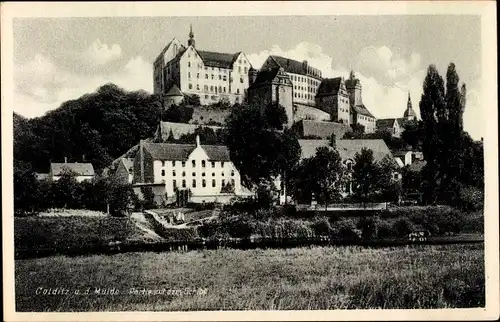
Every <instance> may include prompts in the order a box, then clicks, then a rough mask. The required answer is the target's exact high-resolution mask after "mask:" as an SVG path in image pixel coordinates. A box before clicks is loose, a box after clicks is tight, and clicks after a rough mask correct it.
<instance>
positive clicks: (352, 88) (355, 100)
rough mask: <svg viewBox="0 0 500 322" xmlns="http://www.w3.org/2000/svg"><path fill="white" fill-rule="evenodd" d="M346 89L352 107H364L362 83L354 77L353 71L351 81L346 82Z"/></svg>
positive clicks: (350, 76)
mask: <svg viewBox="0 0 500 322" xmlns="http://www.w3.org/2000/svg"><path fill="white" fill-rule="evenodd" d="M345 87H346V89H347V92H348V93H349V102H350V104H351V105H352V106H359V105H363V101H362V99H361V82H360V81H359V79H357V78H356V77H355V76H354V71H351V73H350V75H349V79H347V80H346V81H345Z"/></svg>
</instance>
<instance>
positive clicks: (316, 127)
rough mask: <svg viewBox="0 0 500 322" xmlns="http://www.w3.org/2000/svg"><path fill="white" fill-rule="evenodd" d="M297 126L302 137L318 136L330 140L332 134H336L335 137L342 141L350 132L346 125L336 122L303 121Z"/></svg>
mask: <svg viewBox="0 0 500 322" xmlns="http://www.w3.org/2000/svg"><path fill="white" fill-rule="evenodd" d="M297 126H298V127H299V129H300V130H301V133H299V134H300V135H301V136H302V137H305V136H316V137H319V138H322V139H328V138H329V137H330V136H331V135H332V134H335V137H336V138H338V139H340V138H342V137H343V136H344V134H345V133H346V132H347V131H349V128H348V127H347V126H346V125H344V124H341V123H336V122H324V121H312V120H301V121H299V122H298V124H297Z"/></svg>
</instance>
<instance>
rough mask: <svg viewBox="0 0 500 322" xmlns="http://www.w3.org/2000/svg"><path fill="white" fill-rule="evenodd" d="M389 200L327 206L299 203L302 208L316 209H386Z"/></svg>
mask: <svg viewBox="0 0 500 322" xmlns="http://www.w3.org/2000/svg"><path fill="white" fill-rule="evenodd" d="M387 207H388V203H387V202H379V203H337V204H331V205H328V206H327V207H325V206H324V205H319V204H316V205H298V206H297V208H298V209H300V210H315V211H335V210H386V209H387Z"/></svg>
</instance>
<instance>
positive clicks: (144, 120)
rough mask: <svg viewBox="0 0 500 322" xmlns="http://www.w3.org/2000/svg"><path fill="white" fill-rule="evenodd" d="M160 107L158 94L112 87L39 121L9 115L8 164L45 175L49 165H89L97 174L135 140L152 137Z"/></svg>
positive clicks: (64, 106)
mask: <svg viewBox="0 0 500 322" xmlns="http://www.w3.org/2000/svg"><path fill="white" fill-rule="evenodd" d="M161 109H162V104H161V99H160V97H159V96H158V95H151V94H148V93H147V92H144V91H135V92H127V91H124V90H123V89H121V88H119V87H117V86H116V85H113V84H106V85H104V86H101V87H100V88H99V89H98V90H97V91H96V92H94V93H91V94H86V95H83V96H81V97H80V98H76V99H74V100H70V101H67V102H64V103H62V104H61V106H60V107H59V108H57V109H55V110H52V111H50V112H48V113H46V114H45V115H44V116H42V117H37V118H33V119H24V118H22V117H15V123H14V165H15V166H16V167H24V168H25V169H32V170H33V171H36V172H47V168H48V165H49V164H50V162H51V161H52V162H57V160H63V159H64V157H67V158H68V159H69V160H73V161H78V162H83V155H85V159H86V162H91V163H92V164H93V165H94V169H95V170H96V172H97V173H100V171H101V170H102V168H103V167H104V166H106V165H108V164H109V162H110V161H111V160H113V159H115V158H117V157H119V156H120V155H122V154H123V153H125V152H126V151H127V150H128V149H130V147H132V146H133V145H135V144H137V142H139V140H140V139H146V138H148V137H151V136H153V134H154V132H155V130H156V128H157V127H158V121H159V120H160V113H161Z"/></svg>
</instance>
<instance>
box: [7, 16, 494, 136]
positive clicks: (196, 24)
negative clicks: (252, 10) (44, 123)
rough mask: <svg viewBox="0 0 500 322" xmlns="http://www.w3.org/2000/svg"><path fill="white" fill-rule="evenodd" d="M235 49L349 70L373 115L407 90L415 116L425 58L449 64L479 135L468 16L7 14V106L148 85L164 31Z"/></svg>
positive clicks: (474, 23)
mask: <svg viewBox="0 0 500 322" xmlns="http://www.w3.org/2000/svg"><path fill="white" fill-rule="evenodd" d="M190 24H192V26H193V31H194V34H195V40H196V47H197V48H199V49H202V50H209V51H218V52H227V53H235V52H238V51H243V52H244V53H245V54H246V55H247V57H248V58H249V60H250V62H251V63H252V65H253V67H255V68H259V67H260V66H261V64H262V63H263V62H264V60H265V59H266V58H267V57H268V56H269V55H270V54H274V55H281V56H285V57H289V58H292V59H296V60H299V61H303V60H307V61H308V62H309V64H310V65H311V66H314V67H317V68H319V69H321V70H322V72H323V77H338V76H344V77H346V78H347V77H348V75H349V71H350V70H354V72H355V74H356V77H357V78H359V79H360V80H361V84H362V87H363V92H362V99H363V102H364V104H365V105H366V106H367V108H368V109H369V110H370V111H371V112H372V114H374V115H375V116H376V117H377V118H395V117H401V116H402V115H403V113H404V110H405V109H406V102H407V97H408V93H410V95H411V99H412V103H413V108H414V109H415V111H416V112H417V115H419V108H418V105H419V101H420V97H421V95H422V83H423V80H424V78H425V75H426V70H427V68H428V66H429V65H430V64H434V65H436V67H437V68H438V70H439V72H440V74H441V75H442V76H443V77H445V76H446V68H447V66H448V64H449V63H450V62H454V63H455V65H456V68H457V71H458V75H459V77H460V81H461V82H464V83H465V84H466V86H467V105H466V109H465V113H464V127H465V130H466V131H468V132H469V133H470V134H471V136H472V137H473V138H475V139H479V138H481V137H482V136H483V135H484V133H483V128H484V127H483V126H482V125H483V115H484V113H483V111H484V110H485V108H484V106H483V105H482V104H481V97H480V94H481V89H482V88H481V86H482V75H481V70H482V65H481V55H482V53H481V19H480V16H478V15H477V16H474V15H398V16H396V15H395V16H390V15H379V16H375V15H371V16H359V15H356V16H346V15H341V16H247V17H241V16H240V17H231V16H224V17H196V16H193V17H128V18H125V17H110V18H105V17H94V18H92V17H87V18H16V19H14V20H13V36H14V38H13V41H14V42H13V59H14V91H15V92H14V111H15V112H17V113H19V114H21V115H24V116H26V117H37V116H41V115H43V114H44V113H46V112H47V111H49V110H52V109H55V108H58V107H59V106H60V105H61V103H62V102H64V101H67V100H71V99H76V98H78V97H80V96H82V95H83V94H86V93H90V92H93V91H95V90H96V89H97V88H98V87H99V86H102V85H104V84H106V83H108V82H112V83H115V84H116V85H118V86H121V87H123V88H124V89H126V90H139V89H142V90H146V91H148V92H152V91H153V76H152V73H153V69H152V63H153V61H154V59H155V58H156V57H157V55H158V54H159V53H160V51H161V50H162V49H163V48H164V47H165V46H166V45H167V44H168V42H169V41H170V40H172V38H174V37H175V38H177V39H178V40H180V41H181V42H182V43H184V44H187V39H188V32H189V25H190Z"/></svg>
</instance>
